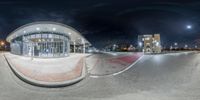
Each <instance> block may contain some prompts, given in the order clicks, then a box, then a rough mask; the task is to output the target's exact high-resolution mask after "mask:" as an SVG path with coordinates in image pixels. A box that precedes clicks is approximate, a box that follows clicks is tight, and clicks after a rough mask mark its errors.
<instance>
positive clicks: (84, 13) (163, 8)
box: [0, 0, 200, 48]
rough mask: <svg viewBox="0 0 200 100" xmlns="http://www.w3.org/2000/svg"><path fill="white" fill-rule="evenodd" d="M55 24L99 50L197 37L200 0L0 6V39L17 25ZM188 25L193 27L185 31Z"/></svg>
mask: <svg viewBox="0 0 200 100" xmlns="http://www.w3.org/2000/svg"><path fill="white" fill-rule="evenodd" d="M34 21H56V22H60V23H64V24H67V25H69V26H71V27H73V28H75V29H76V30H78V31H79V32H81V33H82V34H83V36H85V37H86V38H87V39H88V40H89V41H90V42H91V43H92V44H93V46H95V47H97V48H101V47H104V46H107V45H108V44H110V43H131V44H134V45H137V36H138V35H139V34H153V33H160V34H161V41H162V44H163V45H164V46H165V45H167V46H169V45H171V44H173V43H174V42H178V43H179V44H194V43H196V42H195V41H196V40H198V39H200V1H198V0H179V1H176V0H173V1H172V0H171V1H170V0H151V1H150V0H149V1H147V0H71V1H70V0H65V1H64V0H63V1H58V0H56V1H41V0H40V1H39V0H36V1H28V0H27V1H14V0H13V1H11V0H4V1H1V2H0V39H5V38H6V37H7V35H8V34H9V33H10V32H12V31H13V30H15V29H16V28H18V27H20V26H21V25H24V24H27V23H31V22H34ZM187 25H191V26H192V28H191V29H187Z"/></svg>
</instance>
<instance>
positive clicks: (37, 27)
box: [6, 21, 91, 45]
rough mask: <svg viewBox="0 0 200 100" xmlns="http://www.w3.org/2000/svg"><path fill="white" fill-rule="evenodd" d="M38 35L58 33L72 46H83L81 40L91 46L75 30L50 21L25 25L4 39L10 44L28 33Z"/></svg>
mask: <svg viewBox="0 0 200 100" xmlns="http://www.w3.org/2000/svg"><path fill="white" fill-rule="evenodd" d="M34 32H35V33H39V32H41V33H42V32H56V33H60V34H64V35H67V36H69V38H70V44H73V42H75V43H76V44H83V43H82V42H83V40H84V43H85V44H87V45H91V44H90V42H89V41H88V40H87V39H85V38H84V37H83V36H82V35H81V34H80V32H78V31H77V30H75V29H74V28H72V27H70V26H68V25H65V24H61V23H57V22H51V21H40V22H33V23H29V24H25V25H23V26H21V27H19V28H17V29H16V30H14V31H13V32H11V33H10V34H9V35H8V37H7V38H6V40H7V41H8V42H11V40H12V39H14V38H16V37H19V36H22V35H25V34H29V33H34Z"/></svg>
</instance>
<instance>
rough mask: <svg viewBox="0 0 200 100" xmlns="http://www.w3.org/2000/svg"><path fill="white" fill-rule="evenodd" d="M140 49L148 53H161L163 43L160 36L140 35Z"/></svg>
mask: <svg viewBox="0 0 200 100" xmlns="http://www.w3.org/2000/svg"><path fill="white" fill-rule="evenodd" d="M138 49H139V51H143V52H146V53H160V52H161V43H160V34H154V35H139V36H138Z"/></svg>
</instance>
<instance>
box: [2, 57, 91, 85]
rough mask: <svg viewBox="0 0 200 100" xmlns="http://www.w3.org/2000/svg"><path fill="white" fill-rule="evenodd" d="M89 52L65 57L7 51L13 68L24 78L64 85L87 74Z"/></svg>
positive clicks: (35, 82)
mask: <svg viewBox="0 0 200 100" xmlns="http://www.w3.org/2000/svg"><path fill="white" fill-rule="evenodd" d="M86 56H87V54H71V55H70V56H69V57H63V58H48V59H47V58H46V59H42V58H33V60H31V58H30V57H24V56H18V55H13V54H11V53H5V58H6V60H7V61H8V63H9V65H10V67H11V69H12V70H13V71H14V73H15V74H16V75H17V76H18V77H19V78H21V79H22V80H24V81H26V82H28V83H30V84H34V85H39V86H53V87H54V86H64V85H69V84H73V83H75V82H78V81H80V80H82V79H83V78H84V77H85V75H86V69H85V61H84V60H85V57H86Z"/></svg>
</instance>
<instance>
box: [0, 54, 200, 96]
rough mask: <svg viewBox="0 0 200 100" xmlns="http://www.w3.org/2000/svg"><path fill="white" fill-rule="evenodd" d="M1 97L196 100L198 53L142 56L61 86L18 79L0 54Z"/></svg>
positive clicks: (199, 83) (199, 90)
mask: <svg viewBox="0 0 200 100" xmlns="http://www.w3.org/2000/svg"><path fill="white" fill-rule="evenodd" d="M0 99H1V100H122V99H123V100H199V99H200V54H199V53H178V54H165V55H145V56H143V57H142V59H140V60H139V61H138V62H137V63H136V64H135V65H133V66H132V67H131V68H129V69H128V70H126V71H125V72H123V73H121V74H118V75H115V76H105V77H100V78H92V77H89V76H88V77H87V78H86V79H84V80H83V81H81V82H79V83H77V84H74V85H72V86H67V87H63V88H41V87H36V86H32V85H29V84H27V83H25V82H23V81H21V80H20V79H18V78H17V77H16V76H15V75H14V74H13V73H12V71H11V70H10V68H9V66H8V65H7V63H6V61H5V59H4V57H3V53H0Z"/></svg>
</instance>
